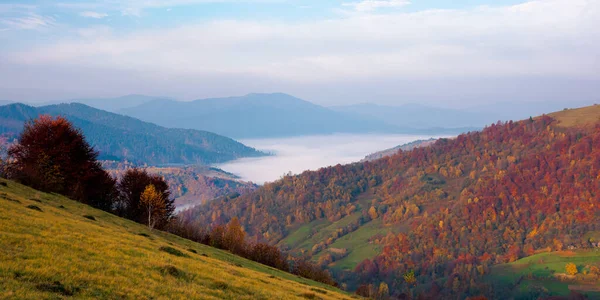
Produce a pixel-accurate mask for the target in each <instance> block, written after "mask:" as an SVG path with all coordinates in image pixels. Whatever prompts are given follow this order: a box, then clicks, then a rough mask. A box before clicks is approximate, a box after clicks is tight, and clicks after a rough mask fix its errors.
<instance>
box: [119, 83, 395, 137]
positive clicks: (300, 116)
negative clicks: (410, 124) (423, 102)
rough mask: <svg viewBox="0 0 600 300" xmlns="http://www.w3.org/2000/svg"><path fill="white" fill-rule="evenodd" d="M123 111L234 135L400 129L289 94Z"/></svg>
mask: <svg viewBox="0 0 600 300" xmlns="http://www.w3.org/2000/svg"><path fill="white" fill-rule="evenodd" d="M121 113H124V114H126V115H129V116H132V117H135V118H138V119H140V120H144V121H147V122H152V123H155V124H158V125H161V126H165V127H178V128H190V129H198V130H207V131H210V132H215V133H218V134H222V135H225V136H230V137H234V138H256V137H277V136H298V135H310V134H330V133H338V132H344V133H366V132H398V131H401V129H400V128H397V127H396V126H392V125H389V124H386V123H383V122H381V121H379V120H376V119H372V118H357V117H354V116H349V115H347V114H342V113H339V112H335V111H332V110H330V109H328V108H325V107H322V106H319V105H315V104H312V103H310V102H307V101H304V100H301V99H298V98H295V97H292V96H290V95H286V94H249V95H246V96H241V97H229V98H215V99H203V100H196V101H191V102H180V101H173V100H156V101H151V102H147V103H144V104H142V105H139V106H136V107H131V108H128V109H123V110H121Z"/></svg>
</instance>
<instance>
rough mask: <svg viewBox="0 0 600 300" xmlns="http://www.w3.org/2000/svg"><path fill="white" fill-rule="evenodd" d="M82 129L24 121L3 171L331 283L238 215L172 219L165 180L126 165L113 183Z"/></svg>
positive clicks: (61, 122)
mask: <svg viewBox="0 0 600 300" xmlns="http://www.w3.org/2000/svg"><path fill="white" fill-rule="evenodd" d="M97 158H98V152H96V151H95V150H94V149H93V148H92V147H91V146H90V145H89V144H88V143H87V142H86V140H85V138H84V135H83V134H82V132H81V131H80V130H78V129H76V128H75V127H73V125H72V124H71V123H70V122H69V121H67V120H66V119H65V118H62V117H56V118H53V117H51V116H47V115H42V116H40V117H39V118H37V119H35V120H31V121H28V122H27V123H26V124H25V127H24V129H23V132H22V133H21V135H20V136H19V138H18V143H16V144H14V145H12V146H10V148H9V149H8V157H7V158H6V159H4V160H3V161H2V173H3V174H2V175H3V176H4V177H7V178H8V179H11V180H15V181H17V182H20V183H22V184H25V185H28V186H31V187H33V188H35V189H38V190H40V191H44V192H51V193H58V194H62V195H65V196H67V197H69V198H71V199H73V200H77V201H79V202H82V203H85V204H88V205H91V206H93V207H96V208H99V209H102V210H104V211H107V212H111V213H114V214H116V215H119V216H121V217H124V218H127V219H130V220H133V221H136V222H139V223H142V224H146V225H147V226H148V227H150V228H151V229H152V228H157V229H160V230H165V231H168V232H170V233H173V234H176V235H179V236H181V237H183V238H187V239H190V240H193V241H196V242H200V243H203V244H206V245H210V246H213V247H216V248H220V249H224V250H228V251H230V252H232V253H233V254H236V255H239V256H242V257H245V258H248V259H250V260H253V261H256V262H259V263H262V264H265V265H268V266H271V267H273V268H277V269H280V270H283V271H286V272H291V273H293V274H296V275H298V276H302V277H305V278H308V279H312V280H315V281H319V282H322V283H325V284H329V285H336V284H335V282H334V281H333V279H332V278H331V276H330V275H329V273H328V272H327V271H324V270H323V269H321V268H319V267H317V266H315V265H312V264H310V263H308V262H306V261H303V260H300V259H290V258H289V257H287V256H286V255H285V254H284V253H282V252H281V251H280V250H279V249H278V248H277V247H274V246H270V245H268V244H265V243H258V242H256V243H250V242H248V241H247V240H246V233H245V231H244V230H243V228H242V226H241V225H240V223H239V222H238V220H237V219H233V220H231V222H229V224H227V225H226V226H214V227H212V229H210V230H205V229H203V228H204V227H200V226H197V225H196V224H192V223H190V222H185V221H182V220H180V219H177V218H175V216H174V210H175V206H174V204H173V199H171V193H170V191H169V185H168V184H167V183H166V181H165V180H164V178H162V177H159V176H157V175H151V174H149V173H148V172H146V170H141V169H137V168H131V169H128V170H126V171H125V172H124V174H123V175H122V176H121V178H120V179H119V180H118V181H117V180H115V179H114V178H112V177H111V176H110V175H109V174H108V173H107V172H106V171H105V170H103V169H102V168H101V165H100V163H99V162H98V160H97Z"/></svg>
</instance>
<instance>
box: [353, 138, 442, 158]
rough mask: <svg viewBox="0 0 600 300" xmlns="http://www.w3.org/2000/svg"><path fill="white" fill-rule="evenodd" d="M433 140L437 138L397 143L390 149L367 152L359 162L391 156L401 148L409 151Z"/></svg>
mask: <svg viewBox="0 0 600 300" xmlns="http://www.w3.org/2000/svg"><path fill="white" fill-rule="evenodd" d="M435 141H437V139H434V138H431V139H428V140H416V141H413V142H410V143H406V144H403V145H399V146H396V147H393V148H390V149H385V150H382V151H378V152H375V153H372V154H369V155H367V156H365V158H364V159H362V160H361V162H365V161H373V160H376V159H380V158H384V157H388V156H392V155H394V154H396V153H398V151H400V150H402V151H410V150H413V149H415V148H420V147H427V146H431V145H433V143H435Z"/></svg>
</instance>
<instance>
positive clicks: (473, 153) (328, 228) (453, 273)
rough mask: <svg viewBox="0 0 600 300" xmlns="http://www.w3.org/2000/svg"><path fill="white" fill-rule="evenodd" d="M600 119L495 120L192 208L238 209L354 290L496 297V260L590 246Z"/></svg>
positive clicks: (260, 232) (250, 223)
mask: <svg viewBox="0 0 600 300" xmlns="http://www.w3.org/2000/svg"><path fill="white" fill-rule="evenodd" d="M590 111H592V112H591V113H590ZM573 114H577V115H576V116H579V115H587V116H588V117H587V118H586V119H585V121H578V122H577V123H576V124H570V123H569V122H567V121H565V120H571V119H577V120H581V118H580V117H573ZM599 116H600V111H598V109H597V108H596V107H588V108H584V109H580V110H568V111H564V112H560V113H557V114H554V115H551V116H541V117H537V118H530V119H528V120H523V121H519V122H512V121H511V122H506V123H497V124H493V125H491V126H488V127H486V128H485V129H484V130H483V131H481V132H471V133H468V134H463V135H460V136H458V137H457V138H455V139H440V140H438V141H437V142H435V143H434V144H433V145H431V146H429V147H423V148H417V149H414V150H412V151H406V152H404V151H400V152H399V153H398V154H396V155H393V156H390V157H386V158H383V159H379V160H376V161H373V162H362V163H355V164H350V165H345V166H342V165H337V166H333V167H328V168H323V169H320V170H318V171H312V172H304V173H302V174H300V175H297V176H287V177H284V178H283V179H281V180H279V181H277V182H274V183H268V184H266V185H265V186H263V187H262V188H260V189H259V190H257V191H255V192H253V193H250V194H246V195H242V196H240V197H236V198H227V197H226V198H224V199H222V200H219V201H213V202H211V203H208V204H207V205H204V206H200V207H197V208H196V209H194V210H192V211H188V212H186V214H185V216H186V218H188V219H191V220H195V221H197V222H199V223H201V224H213V225H215V224H221V223H226V222H228V221H229V220H230V219H231V218H234V217H236V218H239V220H240V222H241V224H242V225H243V226H244V228H245V229H246V230H247V232H248V234H249V235H250V236H253V237H255V238H258V239H261V240H266V241H268V242H270V243H272V244H279V245H281V246H284V247H288V248H290V250H291V251H292V253H295V254H296V255H300V256H305V257H309V258H311V259H312V260H313V261H318V262H319V263H321V264H322V265H324V266H328V267H329V268H330V269H331V270H332V271H334V272H335V274H336V276H337V278H338V279H339V280H341V281H342V282H344V283H345V284H347V285H348V286H349V287H350V288H358V287H359V286H360V285H364V284H372V285H374V286H378V285H379V284H380V283H382V282H383V283H385V284H386V285H388V286H389V287H390V290H391V291H392V294H395V295H401V294H408V295H417V294H421V295H423V296H429V297H432V298H433V299H435V298H436V297H440V296H443V297H446V298H449V299H464V298H465V297H467V296H469V295H470V296H475V295H479V294H486V295H488V296H490V297H492V298H494V297H497V295H498V294H497V293H499V292H500V291H497V290H494V288H493V286H491V285H489V284H488V283H486V282H485V281H484V280H482V278H483V277H484V276H485V275H486V274H488V273H489V272H490V269H491V266H493V265H495V264H500V263H507V262H511V261H516V260H517V259H519V258H522V257H525V256H528V255H532V254H534V253H536V252H538V251H551V250H563V249H565V248H567V247H572V248H590V247H593V244H592V241H590V239H589V238H587V236H588V235H587V234H588V233H589V232H594V231H598V230H600V223H599V222H598V220H599V219H600V205H598V203H600V194H599V193H600V185H599V184H598V180H599V179H600V150H599V149H600V147H598V146H599V145H600V125H599V124H598V123H597V121H598V117H599ZM303 241H306V243H303ZM356 241H358V242H356ZM307 244H308V245H310V247H306V245H307ZM411 271H414V273H413V274H414V277H411V276H409V275H410V274H411ZM407 274H408V275H407ZM405 275H406V276H408V278H409V279H410V278H414V279H410V280H407V279H406V278H405ZM367 290H368V289H367ZM359 291H362V292H364V291H365V289H364V288H360V289H359ZM539 296H543V295H541V294H540V295H539Z"/></svg>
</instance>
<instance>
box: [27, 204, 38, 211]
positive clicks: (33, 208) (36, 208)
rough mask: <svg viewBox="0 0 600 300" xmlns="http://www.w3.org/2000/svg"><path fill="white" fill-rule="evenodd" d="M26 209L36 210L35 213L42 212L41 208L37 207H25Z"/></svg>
mask: <svg viewBox="0 0 600 300" xmlns="http://www.w3.org/2000/svg"><path fill="white" fill-rule="evenodd" d="M27 208H29V209H32V210H37V211H40V212H41V211H42V209H41V208H39V207H38V206H37V205H33V204H32V205H27Z"/></svg>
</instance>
